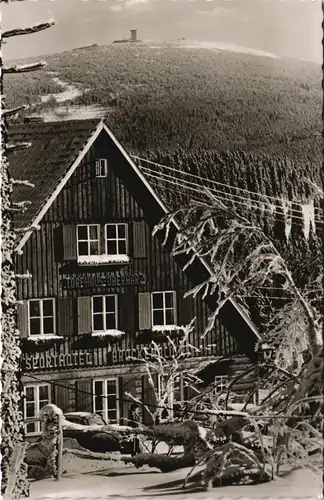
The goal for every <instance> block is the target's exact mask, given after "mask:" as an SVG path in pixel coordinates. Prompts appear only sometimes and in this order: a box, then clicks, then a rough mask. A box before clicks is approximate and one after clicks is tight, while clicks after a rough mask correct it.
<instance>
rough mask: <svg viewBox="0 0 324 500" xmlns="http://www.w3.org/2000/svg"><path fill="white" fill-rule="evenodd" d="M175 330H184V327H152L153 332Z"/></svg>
mask: <svg viewBox="0 0 324 500" xmlns="http://www.w3.org/2000/svg"><path fill="white" fill-rule="evenodd" d="M174 330H184V327H183V326H177V325H155V326H153V327H152V331H153V332H170V331H174Z"/></svg>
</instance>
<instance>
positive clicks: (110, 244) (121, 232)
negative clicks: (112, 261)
mask: <svg viewBox="0 0 324 500" xmlns="http://www.w3.org/2000/svg"><path fill="white" fill-rule="evenodd" d="M127 250H128V249H127V224H106V254H107V255H127Z"/></svg>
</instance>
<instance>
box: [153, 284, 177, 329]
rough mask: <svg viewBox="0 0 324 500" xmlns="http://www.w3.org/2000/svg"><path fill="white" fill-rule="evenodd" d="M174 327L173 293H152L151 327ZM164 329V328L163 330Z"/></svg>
mask: <svg viewBox="0 0 324 500" xmlns="http://www.w3.org/2000/svg"><path fill="white" fill-rule="evenodd" d="M175 325H176V310H175V292H173V291H167V292H153V293H152V326H153V328H154V327H160V326H162V327H170V328H172V327H174V326H175ZM164 329H166V328H164Z"/></svg>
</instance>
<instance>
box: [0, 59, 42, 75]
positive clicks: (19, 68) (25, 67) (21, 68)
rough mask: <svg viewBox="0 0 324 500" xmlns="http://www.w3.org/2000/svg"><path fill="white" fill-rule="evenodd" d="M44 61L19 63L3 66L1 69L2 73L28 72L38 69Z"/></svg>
mask: <svg viewBox="0 0 324 500" xmlns="http://www.w3.org/2000/svg"><path fill="white" fill-rule="evenodd" d="M46 64H47V63H46V62H45V61H40V62H36V63H29V64H21V65H16V66H4V67H3V69H2V73H3V74H13V73H29V72H30V71H38V70H39V69H42V68H44V67H45V66H46Z"/></svg>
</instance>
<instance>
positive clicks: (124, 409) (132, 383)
mask: <svg viewBox="0 0 324 500" xmlns="http://www.w3.org/2000/svg"><path fill="white" fill-rule="evenodd" d="M118 383H119V394H120V396H119V398H120V401H119V402H120V406H119V408H120V410H119V411H120V423H121V425H129V421H128V416H129V415H128V412H129V409H130V406H131V404H132V403H133V402H134V400H133V399H131V398H130V397H129V396H126V392H128V393H129V394H131V395H132V396H134V397H136V377H124V378H122V377H119V381H118Z"/></svg>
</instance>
